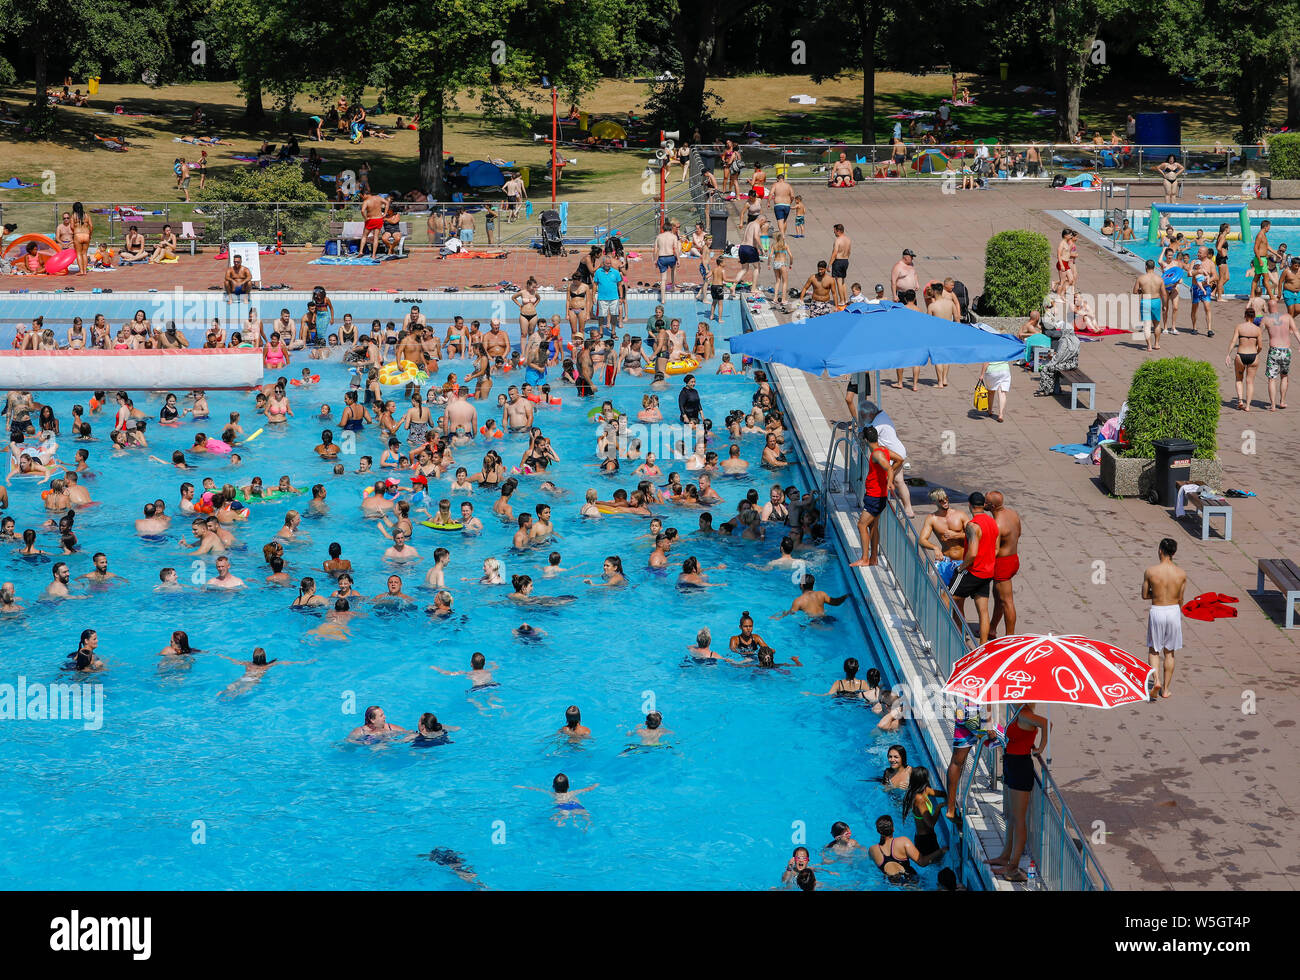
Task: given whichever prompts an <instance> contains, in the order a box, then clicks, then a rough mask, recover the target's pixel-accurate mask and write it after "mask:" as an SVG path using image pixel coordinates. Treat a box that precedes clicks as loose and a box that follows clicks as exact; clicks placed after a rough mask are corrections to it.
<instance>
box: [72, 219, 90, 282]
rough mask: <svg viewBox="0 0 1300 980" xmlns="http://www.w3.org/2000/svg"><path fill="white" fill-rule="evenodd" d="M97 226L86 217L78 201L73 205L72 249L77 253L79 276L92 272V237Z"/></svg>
mask: <svg viewBox="0 0 1300 980" xmlns="http://www.w3.org/2000/svg"><path fill="white" fill-rule="evenodd" d="M94 231H95V224H94V222H93V221H91V220H90V218H89V217H88V216H87V215H86V209H85V208H83V207H82V206H81V202H80V201H77V202H76V203H75V204H73V205H72V247H73V249H74V250H75V251H76V253H77V274H78V275H82V276H84V275H86V274H87V273H88V272H90V236H91V235H92V234H93V233H94Z"/></svg>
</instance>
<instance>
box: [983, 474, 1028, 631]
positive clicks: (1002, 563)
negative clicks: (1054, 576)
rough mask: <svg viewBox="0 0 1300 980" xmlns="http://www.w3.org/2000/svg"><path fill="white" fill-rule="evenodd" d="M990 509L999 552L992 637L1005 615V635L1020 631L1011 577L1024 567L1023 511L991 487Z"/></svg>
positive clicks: (990, 628) (995, 567)
mask: <svg viewBox="0 0 1300 980" xmlns="http://www.w3.org/2000/svg"><path fill="white" fill-rule="evenodd" d="M987 502H988V505H989V513H990V514H992V515H993V520H995V521H997V524H998V554H997V557H996V558H994V559H993V618H992V621H991V622H990V623H989V636H990V638H992V637H994V636H997V635H998V633H997V631H998V620H1000V619H1005V620H1006V624H1007V628H1006V632H1005V633H1004V634H1003V635H1004V636H1010V635H1011V634H1013V633H1015V631H1016V600H1015V597H1014V595H1013V594H1012V586H1011V580H1012V579H1013V578H1015V577H1016V572H1018V571H1020V515H1019V514H1017V513H1016V512H1015V511H1014V510H1012V509H1011V508H1010V507H1008V506H1007V505H1006V500H1005V499H1004V498H1003V496H1002V493H1001V492H1000V491H998V490H991V491H989V495H988V501H987Z"/></svg>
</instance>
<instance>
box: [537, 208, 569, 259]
mask: <svg viewBox="0 0 1300 980" xmlns="http://www.w3.org/2000/svg"><path fill="white" fill-rule="evenodd" d="M541 222H542V246H541V248H542V254H543V255H545V256H554V255H563V254H564V236H563V235H561V234H560V212H559V211H543V212H542V214H541Z"/></svg>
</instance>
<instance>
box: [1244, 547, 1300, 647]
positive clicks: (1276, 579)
mask: <svg viewBox="0 0 1300 980" xmlns="http://www.w3.org/2000/svg"><path fill="white" fill-rule="evenodd" d="M1265 578H1267V579H1268V580H1269V581H1270V582H1272V583H1273V584H1274V585H1276V586H1277V587H1278V589H1279V590H1280V591H1281V592H1282V594H1283V596H1284V598H1285V600H1286V607H1285V609H1284V611H1283V614H1282V615H1283V624H1284V625H1285V626H1286V628H1287V629H1289V630H1290V629H1295V626H1296V622H1295V606H1296V602H1297V600H1300V567H1297V566H1296V563H1295V562H1293V561H1290V560H1289V559H1286V558H1261V559H1260V560H1259V569H1258V570H1257V571H1256V573H1255V591H1256V593H1262V592H1263V591H1264V579H1265Z"/></svg>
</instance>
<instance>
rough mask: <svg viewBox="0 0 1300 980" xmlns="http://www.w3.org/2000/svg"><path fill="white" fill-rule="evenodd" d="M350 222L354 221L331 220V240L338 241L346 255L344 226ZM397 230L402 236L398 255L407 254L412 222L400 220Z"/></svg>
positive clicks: (341, 252)
mask: <svg viewBox="0 0 1300 980" xmlns="http://www.w3.org/2000/svg"><path fill="white" fill-rule="evenodd" d="M349 223H352V222H343V221H331V222H330V240H331V241H336V242H338V243H339V254H340V255H344V254H346V253H345V252H344V251H343V228H344V226H345V225H346V224H349ZM397 231H398V234H399V235H400V236H401V237H400V238H399V239H398V241H397V254H398V255H405V254H406V240H407V239H408V238H410V237H411V225H410V222H407V221H399V222H398V223H397ZM380 235H383V229H380ZM348 240H349V241H360V239H348ZM380 244H382V242H381V243H380Z"/></svg>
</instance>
